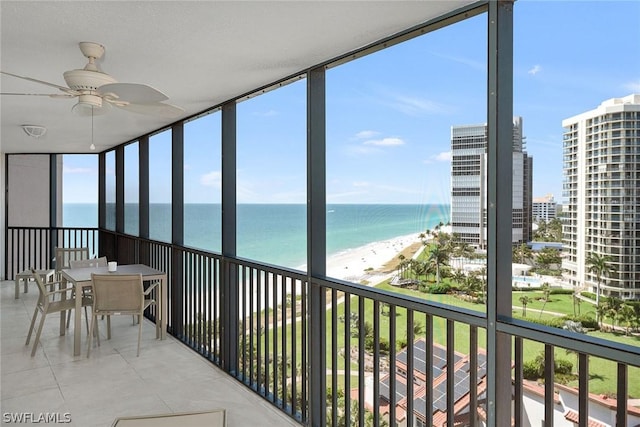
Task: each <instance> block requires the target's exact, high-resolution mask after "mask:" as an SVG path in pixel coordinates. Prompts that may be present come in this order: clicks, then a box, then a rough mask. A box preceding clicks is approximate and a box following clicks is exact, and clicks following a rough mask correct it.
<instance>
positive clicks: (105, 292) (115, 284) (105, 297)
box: [87, 273, 158, 357]
mask: <svg viewBox="0 0 640 427" xmlns="http://www.w3.org/2000/svg"><path fill="white" fill-rule="evenodd" d="M91 282H92V284H93V310H92V313H91V325H90V326H89V346H88V349H87V357H89V355H90V354H91V345H92V341H93V330H94V328H96V337H97V340H98V346H100V334H99V333H97V327H98V325H97V323H96V319H97V317H98V316H101V315H105V316H107V319H109V317H108V316H112V315H119V314H124V315H133V316H138V319H140V320H139V322H138V351H137V354H136V356H140V339H141V337H142V323H143V322H142V321H141V319H142V316H143V314H144V310H146V309H147V307H149V306H151V305H153V304H155V303H156V301H155V300H154V299H151V298H146V297H147V296H148V295H149V294H150V293H151V291H152V290H153V289H154V288H155V287H156V286H158V283H153V284H152V285H150V286H149V287H148V288H147V289H146V290H145V289H144V285H143V282H142V275H141V274H127V275H125V274H122V275H121V274H95V273H94V274H92V275H91ZM107 327H108V328H109V325H108V326H107Z"/></svg>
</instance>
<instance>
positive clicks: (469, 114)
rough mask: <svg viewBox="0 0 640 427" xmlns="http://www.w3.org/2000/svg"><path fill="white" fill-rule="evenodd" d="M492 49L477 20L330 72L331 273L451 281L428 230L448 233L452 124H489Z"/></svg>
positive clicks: (371, 280) (385, 283)
mask: <svg viewBox="0 0 640 427" xmlns="http://www.w3.org/2000/svg"><path fill="white" fill-rule="evenodd" d="M469 34H473V36H472V37H470V36H469ZM486 43H487V35H486V15H481V16H477V17H474V18H471V19H468V20H465V21H463V22H460V23H457V24H455V25H452V26H449V27H445V28H442V29H440V30H437V31H434V32H431V33H427V34H425V35H422V36H420V37H417V38H414V39H411V40H409V41H406V42H403V43H400V44H398V45H395V46H392V47H390V48H387V49H383V50H381V51H378V52H375V53H373V54H370V55H367V56H365V57H362V58H359V59H356V60H354V61H351V62H348V63H346V64H343V65H341V66H338V67H335V68H331V69H329V70H328V71H327V76H326V81H327V203H328V209H327V274H328V275H330V276H332V277H336V278H340V279H345V280H349V281H353V282H355V283H363V284H369V285H378V284H379V286H381V287H383V288H388V289H397V288H394V287H393V285H390V284H389V281H390V280H391V279H392V278H394V277H396V278H398V279H403V280H404V279H406V280H407V282H406V283H402V285H403V286H404V285H406V284H408V286H409V287H410V288H411V290H412V292H414V293H415V296H417V297H420V298H424V297H428V295H429V294H428V293H427V291H428V289H429V287H433V286H440V285H442V286H451V285H452V284H451V281H450V279H449V278H448V277H446V276H447V273H448V272H449V271H451V269H450V268H449V267H447V264H448V258H447V257H444V256H440V255H438V259H439V261H438V262H437V266H436V263H435V262H432V261H431V260H432V259H435V258H433V256H435V255H431V254H433V253H435V252H437V249H436V248H434V246H433V245H432V243H433V242H434V240H433V239H432V237H433V236H432V235H431V231H433V230H434V229H436V228H437V227H439V229H440V230H441V231H446V232H447V234H448V235H450V236H452V234H451V233H452V231H451V227H450V224H449V223H450V218H451V167H452V166H451V154H452V153H451V129H452V127H453V126H456V125H465V124H480V126H481V127H483V126H484V123H486V109H487V100H486V87H487V68H486V62H487V53H486V52H487V49H486V46H487V45H486ZM475 187H476V193H477V194H476V198H480V192H481V189H480V185H476V186H475ZM427 230H429V233H427ZM429 239H430V241H428V240H429ZM414 256H415V257H416V260H415V262H413V263H409V261H410V260H411V259H412V257H414ZM402 259H404V260H405V262H404V263H403V262H402ZM446 302H447V303H450V304H456V305H458V304H459V303H458V302H457V301H455V300H453V299H452V300H451V301H446ZM476 309H482V308H476Z"/></svg>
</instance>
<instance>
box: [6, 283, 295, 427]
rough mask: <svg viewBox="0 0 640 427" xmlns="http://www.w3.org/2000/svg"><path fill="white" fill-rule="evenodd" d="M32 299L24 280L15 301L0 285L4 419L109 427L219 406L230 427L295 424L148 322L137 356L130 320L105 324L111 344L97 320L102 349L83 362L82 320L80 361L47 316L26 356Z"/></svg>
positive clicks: (10, 289)
mask: <svg viewBox="0 0 640 427" xmlns="http://www.w3.org/2000/svg"><path fill="white" fill-rule="evenodd" d="M37 295H38V292H37V287H36V285H35V284H34V283H33V282H31V283H30V284H29V292H28V293H27V294H24V293H22V289H21V293H20V299H14V282H12V281H0V302H1V305H0V322H1V325H2V326H1V329H0V352H1V358H0V374H1V381H0V385H1V387H0V389H1V402H0V403H1V404H0V406H1V407H2V413H3V419H4V417H5V416H6V415H5V414H6V413H11V414H16V413H20V414H21V413H32V414H34V415H36V416H38V415H39V414H42V413H58V414H60V416H62V414H64V413H69V414H70V416H71V423H69V424H66V425H70V426H78V427H92V426H100V427H108V426H111V425H112V423H113V422H114V420H115V419H116V418H117V417H123V416H136V415H148V414H160V413H176V412H191V411H205V410H212V409H218V408H224V409H226V413H227V425H228V426H229V427H234V426H243V427H244V426H257V425H270V426H299V424H297V423H295V422H294V421H293V420H292V419H291V418H289V417H287V416H286V415H284V414H283V413H281V412H280V411H278V410H277V409H276V408H274V407H272V406H271V405H270V404H269V403H268V402H267V401H265V400H263V399H262V398H260V397H259V396H258V395H256V394H254V393H253V392H251V391H250V390H248V389H247V388H246V387H245V386H243V385H242V384H240V383H239V382H238V381H236V380H235V379H233V378H232V377H230V376H228V375H227V374H225V373H224V372H223V371H222V370H220V369H218V368H217V367H215V366H214V365H212V364H211V363H209V362H208V361H206V360H205V359H203V358H202V357H200V356H199V355H198V354H196V353H195V352H193V351H191V350H190V349H189V348H187V347H186V346H184V345H183V344H181V343H180V342H179V341H177V340H175V339H174V338H172V337H170V336H169V337H168V338H167V339H166V340H163V341H158V340H156V339H155V333H154V326H153V324H152V323H150V322H149V321H145V323H144V324H143V327H142V344H141V349H140V357H136V345H137V331H138V328H137V325H136V326H133V325H132V319H131V316H114V317H113V318H112V321H111V326H112V338H111V340H106V337H105V333H106V323H105V321H101V322H100V327H101V328H100V332H101V340H100V341H101V346H100V347H95V346H94V347H93V348H92V350H91V357H90V358H88V359H87V356H86V351H87V347H86V343H87V342H86V330H85V326H84V325H85V323H84V319H83V344H82V355H81V356H77V357H74V356H73V355H72V353H73V331H72V330H71V331H69V332H68V333H67V334H66V335H65V336H60V335H59V324H60V321H59V319H60V316H59V315H57V314H54V315H50V316H48V317H47V320H46V322H45V326H44V329H43V332H42V338H41V345H39V346H38V350H37V352H36V355H35V357H33V358H32V357H30V353H31V348H32V346H31V344H32V343H33V341H32V342H31V343H30V345H29V346H25V344H24V342H25V340H26V336H27V332H28V330H29V322H30V320H31V315H32V314H33V309H34V307H35V303H36V299H37ZM32 339H33V338H32Z"/></svg>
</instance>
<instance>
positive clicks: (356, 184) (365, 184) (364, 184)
mask: <svg viewBox="0 0 640 427" xmlns="http://www.w3.org/2000/svg"><path fill="white" fill-rule="evenodd" d="M352 185H353V186H354V187H368V186H369V183H368V182H367V181H355V182H354V183H353V184H352Z"/></svg>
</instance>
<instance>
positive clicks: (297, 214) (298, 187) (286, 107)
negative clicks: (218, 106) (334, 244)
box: [237, 80, 307, 268]
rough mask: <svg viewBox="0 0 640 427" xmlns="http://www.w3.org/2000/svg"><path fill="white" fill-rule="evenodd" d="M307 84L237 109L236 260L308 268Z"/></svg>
mask: <svg viewBox="0 0 640 427" xmlns="http://www.w3.org/2000/svg"><path fill="white" fill-rule="evenodd" d="M305 83H306V81H305V80H300V81H297V82H295V83H292V84H289V85H287V86H284V87H281V88H278V89H276V90H273V91H270V92H267V93H265V94H263V95H260V96H257V97H255V98H251V99H249V100H247V101H244V102H242V103H240V104H238V107H237V120H238V126H237V141H238V155H237V158H238V160H237V163H238V170H237V181H238V188H237V192H238V193H237V199H238V217H237V221H238V230H237V233H238V234H237V239H238V256H240V257H244V258H251V259H255V260H259V261H264V262H268V263H272V264H278V265H283V266H287V267H292V268H304V267H303V264H305V263H306V257H307V256H306V253H307V252H306V235H307V234H306V204H305V203H306V138H307V131H306V84H305Z"/></svg>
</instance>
